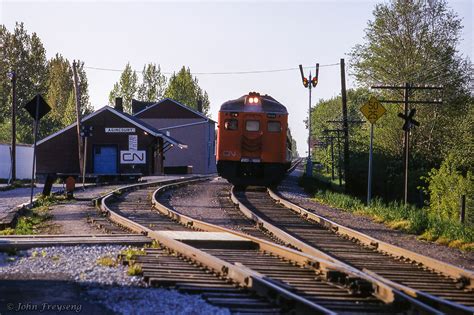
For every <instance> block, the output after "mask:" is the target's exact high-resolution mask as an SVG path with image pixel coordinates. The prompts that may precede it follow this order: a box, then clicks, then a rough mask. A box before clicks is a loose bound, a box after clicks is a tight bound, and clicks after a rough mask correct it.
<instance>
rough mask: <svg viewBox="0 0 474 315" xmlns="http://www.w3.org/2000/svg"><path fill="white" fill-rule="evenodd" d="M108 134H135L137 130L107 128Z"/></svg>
mask: <svg viewBox="0 0 474 315" xmlns="http://www.w3.org/2000/svg"><path fill="white" fill-rule="evenodd" d="M105 132H106V133H134V132H135V128H105Z"/></svg>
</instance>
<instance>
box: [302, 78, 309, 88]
mask: <svg viewBox="0 0 474 315" xmlns="http://www.w3.org/2000/svg"><path fill="white" fill-rule="evenodd" d="M303 85H304V87H308V79H306V78H303Z"/></svg>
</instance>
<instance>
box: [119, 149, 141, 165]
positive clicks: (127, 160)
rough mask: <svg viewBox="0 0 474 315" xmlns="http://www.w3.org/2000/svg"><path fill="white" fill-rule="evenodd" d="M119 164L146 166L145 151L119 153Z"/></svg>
mask: <svg viewBox="0 0 474 315" xmlns="http://www.w3.org/2000/svg"><path fill="white" fill-rule="evenodd" d="M120 164H146V151H145V150H139V151H136V150H129V151H120Z"/></svg>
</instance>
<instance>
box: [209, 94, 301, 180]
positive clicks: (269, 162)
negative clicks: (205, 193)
mask: <svg viewBox="0 0 474 315" xmlns="http://www.w3.org/2000/svg"><path fill="white" fill-rule="evenodd" d="M291 156H292V155H291V139H290V136H289V133H288V112H287V110H286V107H285V106H283V105H282V104H280V103H279V102H278V101H276V100H275V99H274V98H272V97H271V96H268V95H264V96H260V94H258V93H255V92H253V93H252V92H251V93H249V94H248V95H244V96H242V97H240V98H238V99H236V100H231V101H227V102H225V103H224V104H222V106H221V108H220V110H219V118H218V131H217V171H218V173H219V175H220V176H222V177H224V178H225V179H227V180H228V181H229V182H231V183H233V184H234V185H239V186H247V185H264V186H272V185H276V184H278V183H279V182H280V181H281V179H282V178H283V176H284V175H285V172H286V171H287V170H288V168H289V167H290V163H291Z"/></svg>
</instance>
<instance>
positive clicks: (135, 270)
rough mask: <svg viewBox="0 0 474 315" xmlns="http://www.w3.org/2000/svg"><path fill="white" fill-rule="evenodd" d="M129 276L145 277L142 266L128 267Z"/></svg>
mask: <svg viewBox="0 0 474 315" xmlns="http://www.w3.org/2000/svg"><path fill="white" fill-rule="evenodd" d="M127 274H128V275H129V276H141V275H143V271H142V266H141V265H140V264H136V263H133V264H131V265H130V266H128V269H127Z"/></svg>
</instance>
